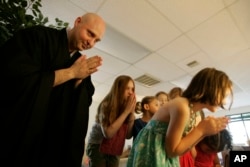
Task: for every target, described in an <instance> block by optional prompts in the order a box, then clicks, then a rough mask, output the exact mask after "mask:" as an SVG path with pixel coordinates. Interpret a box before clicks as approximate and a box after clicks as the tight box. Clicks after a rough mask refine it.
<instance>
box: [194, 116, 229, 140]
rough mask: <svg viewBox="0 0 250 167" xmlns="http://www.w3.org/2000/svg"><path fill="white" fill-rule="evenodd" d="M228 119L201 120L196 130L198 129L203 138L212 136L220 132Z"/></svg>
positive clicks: (210, 117) (207, 118)
mask: <svg viewBox="0 0 250 167" xmlns="http://www.w3.org/2000/svg"><path fill="white" fill-rule="evenodd" d="M228 122H229V118H227V117H217V118H215V117H212V116H208V117H206V118H205V119H204V120H202V121H201V122H200V123H199V124H198V126H197V128H200V129H201V131H202V132H203V134H204V136H209V135H214V134H217V133H219V132H220V131H222V130H223V129H225V128H226V126H227V125H228Z"/></svg>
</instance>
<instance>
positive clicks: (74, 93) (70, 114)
mask: <svg viewBox="0 0 250 167" xmlns="http://www.w3.org/2000/svg"><path fill="white" fill-rule="evenodd" d="M0 50H1V53H0V54H1V64H0V68H1V70H0V72H1V85H0V90H1V91H0V93H1V94H0V96H1V100H0V101H1V102H0V114H1V115H0V133H1V137H0V153H1V154H0V166H3V167H12V166H13V167H17V166H25V167H80V166H81V162H82V156H83V153H84V144H85V137H86V133H87V129H88V118H89V106H90V105H91V103H92V95H93V93H94V86H93V84H92V82H91V78H90V76H89V77H88V78H86V79H84V80H83V82H82V83H81V84H80V85H79V86H78V87H77V88H75V86H74V84H75V80H70V81H68V82H65V83H63V84H61V85H59V86H56V87H54V88H53V82H54V78H55V74H54V71H55V70H57V69H63V68H67V67H69V66H70V65H71V64H72V63H73V62H74V61H75V60H76V59H77V58H78V57H79V56H80V53H79V52H77V53H76V54H75V55H74V56H73V57H72V58H70V54H69V49H68V40H67V34H66V29H62V30H56V29H51V28H47V27H42V26H36V27H32V28H28V29H25V30H22V31H20V32H18V33H17V34H16V35H15V36H14V38H11V39H10V40H9V41H7V42H6V43H5V44H4V45H3V46H1V48H0Z"/></svg>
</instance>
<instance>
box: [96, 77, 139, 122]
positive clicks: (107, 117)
mask: <svg viewBox="0 0 250 167" xmlns="http://www.w3.org/2000/svg"><path fill="white" fill-rule="evenodd" d="M129 81H132V82H133V84H134V80H133V79H132V78H131V77H130V76H127V75H121V76H118V77H117V78H116V79H115V81H114V83H113V85H112V87H111V89H110V91H109V93H108V94H107V95H106V96H105V97H104V99H103V100H102V102H101V103H100V104H99V106H98V109H97V115H96V122H97V123H101V124H102V125H103V126H108V125H110V124H112V123H113V122H114V121H115V120H116V119H117V118H118V117H119V116H120V115H121V113H122V112H123V111H124V109H125V107H126V102H127V99H126V98H125V97H124V93H125V90H126V88H127V85H128V82H129ZM134 85H135V84H134ZM134 91H135V90H134V89H133V92H134Z"/></svg>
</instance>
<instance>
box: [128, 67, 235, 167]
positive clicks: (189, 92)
mask: <svg viewBox="0 0 250 167" xmlns="http://www.w3.org/2000/svg"><path fill="white" fill-rule="evenodd" d="M229 95H231V96H232V81H231V80H230V79H229V77H228V76H227V75H226V74H225V73H224V72H222V71H219V70H216V69H214V68H205V69H203V70H201V71H199V72H198V73H197V74H196V75H195V76H194V77H193V79H192V80H191V82H190V84H189V86H188V87H187V89H186V90H185V91H184V92H183V95H182V97H177V98H175V99H173V100H171V101H169V103H167V105H164V106H163V107H161V108H160V109H159V111H158V112H156V113H155V114H154V116H153V117H152V119H151V120H150V121H149V122H148V124H147V125H146V126H145V128H144V129H142V130H141V131H140V132H139V134H138V136H137V137H136V139H135V141H134V143H133V145H132V149H131V153H130V155H129V157H128V163H127V167H166V166H170V167H179V156H180V155H182V154H184V153H185V152H187V151H189V150H190V148H192V147H193V146H195V145H196V144H197V143H198V142H199V141H200V140H202V139H203V138H204V137H206V136H208V135H213V134H216V133H218V132H219V131H221V130H223V129H225V128H226V126H227V124H228V118H227V117H218V118H215V117H206V118H205V119H203V120H202V121H200V123H199V124H198V125H197V126H196V127H195V128H193V127H194V126H195V115H196V114H195V113H196V112H200V111H201V110H202V109H204V108H206V109H208V110H209V111H211V112H215V111H216V110H217V109H218V107H222V108H224V105H225V103H226V99H227V97H228V96H229ZM231 102H232V101H231ZM187 125H188V126H187ZM187 128H188V129H190V130H189V132H188V133H187V134H186V135H183V134H184V132H186V130H185V129H187ZM183 136H184V137H183Z"/></svg>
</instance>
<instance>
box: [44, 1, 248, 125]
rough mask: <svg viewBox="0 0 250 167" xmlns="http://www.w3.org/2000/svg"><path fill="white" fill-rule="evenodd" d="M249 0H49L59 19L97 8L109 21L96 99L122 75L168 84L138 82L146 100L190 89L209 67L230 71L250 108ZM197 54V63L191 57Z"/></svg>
mask: <svg viewBox="0 0 250 167" xmlns="http://www.w3.org/2000/svg"><path fill="white" fill-rule="evenodd" d="M249 8H250V1H249V0H188V1H187V0H42V8H41V10H42V12H43V14H44V15H45V16H48V17H49V20H50V22H51V23H53V20H54V18H56V17H57V18H59V19H61V20H63V21H65V22H68V23H70V26H71V27H72V26H73V22H74V20H75V18H76V17H78V16H81V15H82V14H84V13H86V12H96V13H98V14H99V15H101V16H102V17H103V18H104V20H105V21H106V23H107V30H106V34H105V36H104V38H103V39H102V41H101V42H100V43H98V44H97V45H96V46H95V47H94V48H93V49H91V50H88V51H84V52H82V53H83V54H86V55H87V56H93V55H96V54H97V55H100V56H102V58H103V65H102V66H101V67H100V68H99V71H98V72H97V73H95V74H93V75H92V80H93V83H94V85H95V88H96V91H95V94H94V97H93V104H92V106H91V113H90V121H92V119H93V118H94V115H95V112H96V111H95V109H96V106H97V105H98V104H99V102H100V100H102V98H103V97H104V96H105V95H106V94H107V93H108V91H109V90H110V88H111V85H112V83H113V81H114V79H115V78H116V77H117V76H118V75H122V74H126V75H130V76H131V77H132V78H134V79H135V78H137V77H139V76H141V75H144V74H146V75H149V76H151V77H153V78H155V79H157V80H159V81H160V83H158V84H156V85H154V86H152V87H146V86H143V85H142V84H139V83H138V82H136V94H137V96H138V100H139V99H141V98H142V97H143V96H146V95H155V94H156V93H157V92H158V91H166V92H168V91H169V90H170V89H171V88H172V87H174V86H180V87H182V88H185V87H186V86H187V84H188V83H189V81H190V79H191V78H192V77H193V75H194V74H195V73H196V72H197V71H199V70H201V69H202V68H204V67H215V68H217V69H220V70H223V71H225V72H226V73H227V74H228V75H229V76H230V78H231V79H232V81H233V83H234V103H233V106H232V108H233V109H237V108H241V107H246V106H247V107H249V108H250V77H249V76H250V70H249V67H250V10H249ZM193 61H196V62H197V63H196V66H194V67H189V66H187V64H189V63H190V62H193Z"/></svg>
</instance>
